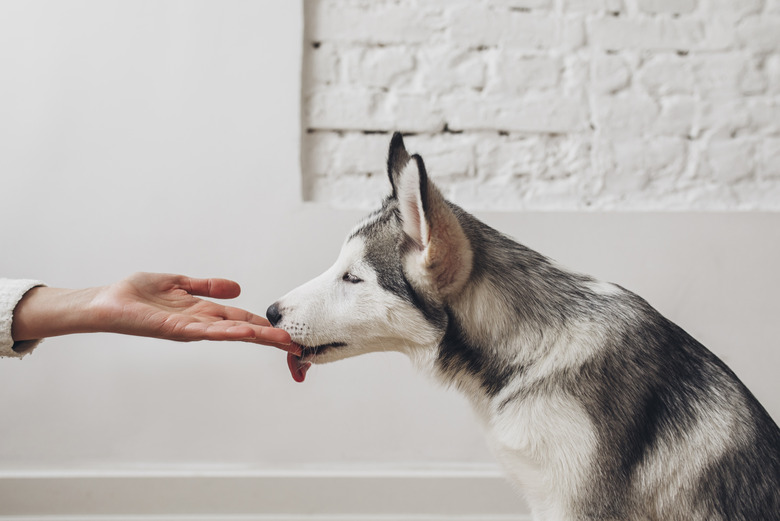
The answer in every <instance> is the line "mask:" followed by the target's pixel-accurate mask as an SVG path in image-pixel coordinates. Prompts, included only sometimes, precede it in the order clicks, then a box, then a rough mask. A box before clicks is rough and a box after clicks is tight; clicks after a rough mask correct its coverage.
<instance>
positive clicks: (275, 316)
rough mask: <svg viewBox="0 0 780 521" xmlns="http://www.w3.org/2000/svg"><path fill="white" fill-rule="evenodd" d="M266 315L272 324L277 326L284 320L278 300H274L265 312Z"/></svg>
mask: <svg viewBox="0 0 780 521" xmlns="http://www.w3.org/2000/svg"><path fill="white" fill-rule="evenodd" d="M265 317H266V318H267V319H268V321H269V322H270V323H271V325H272V326H276V324H278V323H279V321H280V320H282V312H281V311H279V305H278V302H274V303H273V304H271V305H270V306H268V309H267V310H266V312H265Z"/></svg>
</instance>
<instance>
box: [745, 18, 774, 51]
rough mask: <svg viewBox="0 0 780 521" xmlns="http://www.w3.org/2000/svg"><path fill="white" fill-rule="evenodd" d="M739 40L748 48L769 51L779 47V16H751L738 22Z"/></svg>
mask: <svg viewBox="0 0 780 521" xmlns="http://www.w3.org/2000/svg"><path fill="white" fill-rule="evenodd" d="M737 34H738V37H739V41H740V43H741V44H742V45H744V46H745V47H748V48H749V49H752V50H756V51H761V52H771V51H773V50H774V51H776V50H777V49H778V48H780V16H751V17H749V18H746V19H745V20H743V21H742V23H740V24H739V27H738V29H737Z"/></svg>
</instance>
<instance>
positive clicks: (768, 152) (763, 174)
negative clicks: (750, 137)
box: [759, 138, 780, 181]
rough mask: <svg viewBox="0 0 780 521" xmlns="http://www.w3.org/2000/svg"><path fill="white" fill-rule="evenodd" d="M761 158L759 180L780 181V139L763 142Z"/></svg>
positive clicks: (764, 140)
mask: <svg viewBox="0 0 780 521" xmlns="http://www.w3.org/2000/svg"><path fill="white" fill-rule="evenodd" d="M760 147H761V148H760V150H761V152H760V156H759V165H760V168H759V178H760V179H762V180H767V181H778V180H780V138H769V139H763V140H761V145H760Z"/></svg>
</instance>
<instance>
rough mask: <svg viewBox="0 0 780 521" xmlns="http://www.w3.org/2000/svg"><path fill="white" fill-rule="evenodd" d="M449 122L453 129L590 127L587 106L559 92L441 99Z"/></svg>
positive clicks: (564, 129) (545, 130) (568, 129)
mask: <svg viewBox="0 0 780 521" xmlns="http://www.w3.org/2000/svg"><path fill="white" fill-rule="evenodd" d="M442 104H443V107H444V113H445V118H446V121H447V122H448V124H449V127H450V128H451V129H453V130H489V129H492V130H495V129H498V130H503V131H514V132H539V133H551V132H552V133H563V132H579V131H583V130H585V129H586V128H587V124H588V113H587V105H586V104H585V103H584V102H583V101H582V100H580V99H576V98H561V97H560V96H558V95H555V94H554V93H552V94H540V95H531V96H528V97H525V98H523V99H520V100H518V99H511V98H510V99H507V98H504V97H494V98H483V97H478V96H473V97H471V98H468V97H465V98H464V97H463V96H448V97H446V98H445V99H443V100H442Z"/></svg>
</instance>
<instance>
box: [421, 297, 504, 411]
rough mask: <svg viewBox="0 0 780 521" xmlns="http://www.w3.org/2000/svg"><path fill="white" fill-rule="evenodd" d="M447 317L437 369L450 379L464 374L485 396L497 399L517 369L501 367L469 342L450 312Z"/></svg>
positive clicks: (499, 363) (481, 349)
mask: <svg viewBox="0 0 780 521" xmlns="http://www.w3.org/2000/svg"><path fill="white" fill-rule="evenodd" d="M447 317H448V321H447V330H446V332H445V333H444V338H443V339H442V341H441V344H440V345H439V354H438V359H437V365H438V366H439V368H440V369H441V371H442V372H443V373H444V374H445V375H448V376H450V377H451V378H453V379H457V378H458V376H460V374H461V373H463V372H465V373H467V374H469V375H471V376H473V377H475V378H476V379H477V380H478V382H479V384H480V386H481V387H482V389H483V390H484V391H485V393H486V394H487V395H488V396H490V397H493V396H495V395H497V394H498V393H499V392H500V391H501V389H503V388H504V387H505V386H506V383H507V382H508V381H509V380H510V379H511V378H513V377H515V376H517V374H518V368H517V367H513V366H510V365H504V364H502V363H501V361H500V360H499V359H497V358H495V357H491V356H490V354H489V351H488V350H487V349H485V348H484V347H482V346H477V345H475V344H474V343H472V342H470V341H469V340H468V338H466V335H465V333H464V332H463V329H462V328H461V326H460V324H459V323H458V321H457V319H456V318H455V316H454V315H453V313H452V311H451V310H449V309H448V310H447Z"/></svg>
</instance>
